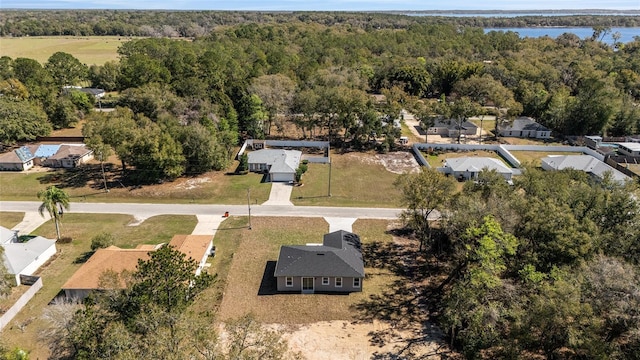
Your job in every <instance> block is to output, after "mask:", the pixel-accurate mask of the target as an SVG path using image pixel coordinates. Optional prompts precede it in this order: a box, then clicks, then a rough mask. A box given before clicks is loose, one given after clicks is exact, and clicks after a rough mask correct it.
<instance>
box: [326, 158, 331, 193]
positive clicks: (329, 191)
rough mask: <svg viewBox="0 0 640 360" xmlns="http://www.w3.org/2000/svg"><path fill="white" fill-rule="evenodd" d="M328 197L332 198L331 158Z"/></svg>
mask: <svg viewBox="0 0 640 360" xmlns="http://www.w3.org/2000/svg"><path fill="white" fill-rule="evenodd" d="M327 195H328V196H329V197H331V158H329V189H328V190H327Z"/></svg>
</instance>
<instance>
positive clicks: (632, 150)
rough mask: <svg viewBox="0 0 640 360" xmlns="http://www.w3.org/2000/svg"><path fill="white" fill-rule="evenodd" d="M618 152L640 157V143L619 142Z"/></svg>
mask: <svg viewBox="0 0 640 360" xmlns="http://www.w3.org/2000/svg"><path fill="white" fill-rule="evenodd" d="M618 152H619V153H620V154H622V155H627V156H633V157H640V143H636V142H623V143H618Z"/></svg>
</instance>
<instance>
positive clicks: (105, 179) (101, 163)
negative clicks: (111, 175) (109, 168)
mask: <svg viewBox="0 0 640 360" xmlns="http://www.w3.org/2000/svg"><path fill="white" fill-rule="evenodd" d="M100 166H101V167H102V181H104V192H107V193H108V192H109V188H108V187H107V177H106V176H105V175H104V157H103V155H102V151H100Z"/></svg>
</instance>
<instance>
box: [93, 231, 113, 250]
mask: <svg viewBox="0 0 640 360" xmlns="http://www.w3.org/2000/svg"><path fill="white" fill-rule="evenodd" d="M113 240H114V238H113V235H111V234H110V233H102V234H98V235H96V236H94V237H93V239H91V250H92V251H96V250H98V249H104V248H107V247H109V246H111V245H113Z"/></svg>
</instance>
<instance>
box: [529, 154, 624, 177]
mask: <svg viewBox="0 0 640 360" xmlns="http://www.w3.org/2000/svg"><path fill="white" fill-rule="evenodd" d="M541 161H542V164H541V166H542V168H543V169H544V170H548V171H554V170H564V169H574V170H580V171H584V172H586V173H587V174H589V175H591V176H593V177H595V178H597V179H599V180H602V179H604V177H605V176H606V174H607V173H609V174H610V175H611V177H612V179H613V180H614V181H616V182H618V183H623V182H625V181H627V180H629V177H628V176H627V175H625V174H623V173H621V172H620V171H618V170H616V169H614V168H612V167H611V166H609V165H607V164H606V163H603V162H602V161H600V160H598V159H596V158H594V157H593V156H591V155H564V156H563V155H551V156H547V157H545V158H542V159H541Z"/></svg>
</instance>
